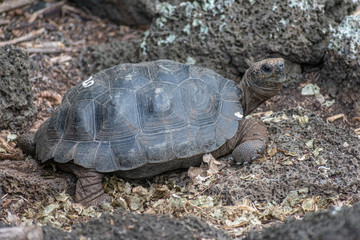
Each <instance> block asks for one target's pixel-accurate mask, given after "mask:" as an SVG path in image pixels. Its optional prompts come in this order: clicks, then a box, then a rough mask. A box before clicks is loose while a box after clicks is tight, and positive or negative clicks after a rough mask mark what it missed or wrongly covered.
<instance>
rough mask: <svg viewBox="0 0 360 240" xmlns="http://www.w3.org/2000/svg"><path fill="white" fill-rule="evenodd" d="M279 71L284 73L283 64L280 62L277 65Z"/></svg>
mask: <svg viewBox="0 0 360 240" xmlns="http://www.w3.org/2000/svg"><path fill="white" fill-rule="evenodd" d="M277 65H278V68H279V70H280V71H284V63H283V62H280V63H278V64H277Z"/></svg>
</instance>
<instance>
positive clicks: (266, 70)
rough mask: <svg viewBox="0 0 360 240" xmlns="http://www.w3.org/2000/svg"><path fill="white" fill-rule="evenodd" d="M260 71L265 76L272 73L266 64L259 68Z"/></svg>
mask: <svg viewBox="0 0 360 240" xmlns="http://www.w3.org/2000/svg"><path fill="white" fill-rule="evenodd" d="M261 71H263V72H264V73H266V74H269V73H271V72H272V68H271V66H269V65H267V64H264V65H263V66H262V67H261Z"/></svg>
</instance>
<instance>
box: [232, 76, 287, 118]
mask: <svg viewBox="0 0 360 240" xmlns="http://www.w3.org/2000/svg"><path fill="white" fill-rule="evenodd" d="M238 88H239V89H240V90H241V92H242V96H243V97H242V99H241V101H240V103H241V106H242V107H243V109H244V116H246V115H248V114H250V113H251V112H252V111H253V110H254V109H255V108H256V107H257V106H259V105H260V104H261V103H263V102H265V101H266V100H268V99H269V98H271V97H272V96H274V95H276V94H277V93H278V92H279V90H280V88H279V89H265V88H260V87H257V86H254V85H251V84H250V83H249V81H248V80H246V79H244V78H243V79H242V80H241V82H240V83H239V84H238Z"/></svg>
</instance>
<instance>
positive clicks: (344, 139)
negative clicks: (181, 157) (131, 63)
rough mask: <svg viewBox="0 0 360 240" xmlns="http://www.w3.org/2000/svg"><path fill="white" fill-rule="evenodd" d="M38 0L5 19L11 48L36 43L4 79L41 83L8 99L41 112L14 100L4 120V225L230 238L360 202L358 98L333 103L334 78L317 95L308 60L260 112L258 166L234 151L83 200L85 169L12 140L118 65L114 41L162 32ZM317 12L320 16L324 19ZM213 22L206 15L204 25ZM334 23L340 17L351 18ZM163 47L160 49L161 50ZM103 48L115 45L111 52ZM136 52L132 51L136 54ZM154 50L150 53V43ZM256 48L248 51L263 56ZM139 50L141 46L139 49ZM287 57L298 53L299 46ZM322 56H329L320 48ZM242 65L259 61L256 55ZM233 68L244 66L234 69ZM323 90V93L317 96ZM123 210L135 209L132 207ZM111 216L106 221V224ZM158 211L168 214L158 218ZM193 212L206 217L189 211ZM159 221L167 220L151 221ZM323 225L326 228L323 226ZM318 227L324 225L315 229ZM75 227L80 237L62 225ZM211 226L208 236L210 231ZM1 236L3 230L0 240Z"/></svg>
mask: <svg viewBox="0 0 360 240" xmlns="http://www.w3.org/2000/svg"><path fill="white" fill-rule="evenodd" d="M33 2H34V3H33V4H28V5H25V6H23V7H19V8H16V9H12V10H6V11H4V13H2V16H3V17H2V19H1V20H0V46H2V45H5V44H4V43H8V44H11V45H12V46H13V47H15V49H16V48H26V49H27V52H28V56H26V55H25V56H24V57H23V58H21V59H18V60H16V59H17V58H16V57H18V56H19V54H17V55H16V56H15V57H14V56H13V55H14V54H13V55H12V56H9V55H8V54H7V52H9V51H10V50H7V49H8V48H3V49H2V50H1V51H2V53H1V56H8V57H9V59H12V60H6V58H2V59H1V61H2V62H1V61H0V66H1V67H2V69H5V70H8V71H7V74H3V75H0V76H1V78H4V79H9V76H10V77H11V78H10V79H11V82H14V81H19V83H18V86H20V87H21V89H25V90H26V91H27V89H26V87H22V86H23V85H21V84H22V83H24V80H23V79H28V80H29V81H30V82H31V85H32V90H33V99H32V100H31V97H29V95H28V93H27V95H26V96H27V97H25V98H24V99H25V100H26V101H25V100H22V101H18V102H16V101H11V100H10V101H9V100H8V99H12V98H13V97H12V98H11V97H10V98H9V97H4V98H3V101H2V103H4V102H6V103H7V102H10V103H11V104H13V105H14V106H17V107H19V106H20V107H19V109H24V108H25V109H26V108H27V109H30V110H31V111H30V112H29V114H28V116H29V117H27V118H19V116H21V115H18V116H16V115H14V114H13V112H18V110H16V107H13V106H12V105H11V107H9V108H10V109H11V110H13V112H11V114H12V115H8V116H4V115H0V119H7V121H10V122H11V120H12V119H14V121H13V124H12V125H11V127H9V128H7V130H5V127H3V126H1V134H0V159H1V161H0V179H1V184H2V190H3V194H2V197H1V200H2V205H1V206H2V207H1V213H0V220H1V222H2V223H4V224H5V223H6V224H12V225H17V226H24V225H26V224H29V223H36V224H38V225H48V227H45V228H43V234H44V239H47V237H49V236H51V237H53V236H67V237H68V238H69V239H72V238H74V239H76V237H78V238H79V236H84V237H89V236H92V237H101V236H98V235H97V236H95V235H91V234H92V232H91V231H89V230H90V229H94V228H95V229H96V230H97V232H103V233H107V234H109V235H103V237H104V238H106V237H107V236H109V237H110V236H118V237H124V238H126V237H128V239H129V238H130V237H133V239H136V237H139V236H138V235H135V234H136V232H138V231H137V230H138V229H142V230H141V231H140V230H139V232H142V233H143V234H144V235H143V236H141V237H139V238H142V239H149V238H146V236H147V235H151V236H153V235H154V236H159V238H160V236H162V237H163V238H164V239H166V237H167V238H173V239H180V238H179V236H188V238H186V239H199V238H206V239H227V238H230V236H231V237H232V238H234V237H243V236H246V235H247V233H248V232H249V231H250V230H251V229H252V230H261V229H264V228H265V227H268V226H272V225H273V224H274V223H283V222H285V220H286V219H287V218H296V219H299V218H302V217H303V216H304V215H305V214H306V213H309V212H318V211H323V210H325V209H328V208H329V207H330V206H336V207H341V206H344V205H349V206H351V205H353V204H354V203H356V202H358V201H359V197H360V196H359V189H358V186H359V181H360V178H359V163H360V153H359V143H360V140H359V136H360V112H358V111H357V108H356V107H354V105H353V104H352V102H351V101H350V102H351V104H344V103H343V102H341V101H338V100H335V103H333V104H332V105H331V104H327V103H329V102H331V100H332V98H330V97H328V96H327V89H326V85H322V86H321V89H320V93H317V92H316V90H317V89H316V86H315V83H316V82H317V81H316V80H317V79H318V77H319V75H320V73H321V67H322V66H321V64H319V63H316V64H315V65H308V64H305V65H301V67H300V71H299V70H296V72H297V74H296V77H295V78H293V81H291V83H289V84H287V85H286V86H285V87H284V88H283V89H282V91H281V93H280V94H279V95H278V96H276V97H274V98H273V99H271V100H269V101H267V102H266V103H265V104H263V105H262V106H261V107H259V108H258V109H257V111H256V112H255V113H254V114H253V115H252V116H253V117H254V118H260V119H261V120H262V121H263V122H264V123H265V124H266V125H267V127H268V130H269V135H270V141H269V144H268V148H267V150H266V153H265V154H264V156H263V157H262V158H261V159H260V160H258V161H256V162H255V163H253V164H251V165H245V166H240V167H239V166H235V165H234V164H233V163H232V161H231V158H229V157H227V158H224V159H220V160H219V162H220V163H218V162H216V161H214V160H213V159H210V160H208V163H204V164H203V166H202V167H201V168H199V169H196V168H195V169H191V170H189V171H186V170H178V171H175V172H171V173H167V174H163V175H160V176H156V177H154V178H152V179H146V180H141V181H127V180H123V179H118V178H116V177H114V176H111V175H109V176H108V177H106V179H105V180H104V182H103V184H104V188H105V190H106V192H107V193H108V194H109V195H110V196H111V197H112V201H111V203H110V204H104V205H101V206H98V207H97V208H83V207H82V206H79V205H77V204H74V203H73V196H74V195H73V194H74V189H75V184H74V181H75V178H74V176H72V175H71V174H68V173H64V172H61V171H60V170H58V169H57V170H56V167H55V166H52V165H46V166H41V165H39V164H38V163H37V162H36V161H35V160H34V159H32V158H31V157H28V156H24V155H23V154H22V153H21V151H20V150H18V149H16V148H15V144H14V143H13V142H11V141H8V140H10V139H11V138H14V137H15V136H14V135H16V134H21V133H23V132H26V131H27V130H28V128H29V127H28V126H30V125H31V124H30V123H29V121H31V119H32V118H34V117H33V116H34V109H35V108H34V107H33V105H32V103H34V104H35V105H36V108H37V118H36V121H35V122H33V124H32V129H33V130H35V129H37V128H38V127H39V125H40V124H41V123H42V122H43V121H44V120H46V118H48V117H49V116H50V114H51V113H52V111H53V110H54V108H55V107H56V106H58V105H59V104H60V102H61V99H62V96H63V94H64V93H65V92H66V91H67V90H68V89H69V88H70V87H72V86H74V85H76V84H77V83H80V82H82V81H83V80H84V79H86V78H87V77H88V76H89V74H90V72H89V71H90V70H92V69H97V68H98V67H99V66H100V65H99V62H101V64H102V65H101V66H107V64H113V61H115V60H114V58H113V57H111V58H110V57H109V58H107V57H106V56H107V55H106V54H105V53H109V55H111V56H113V55H114V53H116V51H117V50H116V49H118V48H115V47H114V48H113V51H112V50H111V48H109V46H118V47H119V49H123V48H124V46H129V42H132V41H134V42H139V41H140V40H141V38H142V34H143V32H144V28H145V29H152V28H155V26H142V27H141V28H138V29H137V28H136V27H133V28H130V27H127V26H119V25H115V24H113V23H111V22H109V21H108V20H104V19H99V18H97V17H95V16H93V15H91V14H89V13H85V12H84V11H82V10H80V9H79V8H77V7H75V6H73V5H71V4H70V3H67V2H65V3H64V2H56V3H55V4H54V3H51V4H48V3H47V2H42V1H33ZM330 7H331V6H330ZM330 7H329V9H330V10H329V12H330V13H332V14H333V12H334V8H330ZM331 9H332V10H331ZM338 9H343V10H341V11H340V10H339V12H342V14H345V12H346V11H347V10H346V11H345V10H344V9H345V8H338ZM176 14H178V13H176ZM333 15H334V14H333ZM175 16H177V15H175ZM311 16H312V17H313V18H317V15H316V14H315V15H311ZM329 16H331V14H329ZM335 16H336V14H335ZM219 17H220V16H219ZM172 18H173V16H168V19H167V21H169V22H174V20H173V19H172ZM206 19H207V16H205V17H204V18H203V21H206ZM334 21H335V22H340V19H335V20H334ZM164 24H165V23H164ZM157 27H158V26H157ZM305 32H306V31H305ZM266 34H267V32H266ZM152 35H154V36H152ZM152 35H149V37H148V40H149V39H150V40H149V43H150V42H152V41H155V40H156V36H155V35H156V34H155V33H152ZM100 43H101V44H104V43H110V45H107V47H104V45H101V47H100V48H99V49H100V50H97V48H96V46H98V45H100ZM122 43H123V45H122ZM133 46H135V45H133ZM154 46H156V47H154V49H155V50H156V48H157V45H156V44H154ZM312 48H316V44H315V45H314V46H313V45H311V46H310V48H309V49H310V50H309V51H310V52H311V49H312ZM94 49H95V50H94ZM104 49H107V50H106V52H105V53H104V52H101V51H103V50H104ZM129 49H130V51H129V52H131V50H132V49H131V48H129ZM147 50H148V51H150V48H148V49H147ZM155 50H154V51H155ZM255 50H256V49H254V50H253V51H250V52H249V54H256V51H255ZM318 50H319V49H318ZM320 50H321V49H320ZM16 51H18V50H16ZM19 51H21V50H19ZM137 51H138V49H133V52H134V54H135V53H136V54H137ZM216 51H217V50H216ZM227 51H228V50H227ZM229 51H230V50H229ZM219 52H221V51H219ZM300 53H301V51H300ZM99 54H101V55H99ZM162 54H163V53H162ZM287 54H289V55H291V52H290V53H287ZM316 54H318V55H319V56H320V55H321V53H318V52H317V53H316ZM316 54H315V55H316ZM329 54H330V53H329ZM20 55H21V54H20ZM115 55H116V54H115ZM139 56H141V55H137V57H139ZM156 56H157V55H156ZM204 56H206V54H205V55H201V56H200V55H196V57H199V58H197V61H199V62H200V64H202V63H201V61H202V60H201V59H202V58H203V57H204ZM248 56H249V55H248ZM319 56H318V57H319ZM326 56H330V55H326ZM87 57H89V58H87ZM315 57H316V56H315ZM328 58H329V57H327V59H328ZM14 59H15V60H14ZM27 59H28V60H27ZM100 60H101V61H100ZM140 60H141V59H140ZM183 60H186V59H183ZM24 61H25V62H26V61H28V64H24V63H23V62H24ZM107 61H109V62H107ZM239 61H240V60H239ZM241 61H244V62H247V63H248V60H241ZM14 62H15V64H14ZM318 62H321V60H320V59H319V61H318ZM296 64H300V63H296ZM296 64H295V65H291V66H292V67H294V66H295V67H294V68H295V69H296V68H297V67H299V66H300V65H296ZM225 65H226V64H225ZM225 65H224V66H225ZM9 66H17V67H15V68H11V67H9ZM19 66H20V67H19ZM231 66H232V69H233V66H234V65H233V64H231ZM296 66H297V67H296ZM351 66H352V65H350V69H351ZM19 68H29V77H27V76H26V74H24V72H23V71H17V70H16V69H19ZM346 68H347V69H348V68H349V66H346ZM220 71H221V72H222V73H224V74H226V73H227V72H228V74H229V77H230V76H231V75H232V74H233V75H236V74H238V72H236V71H240V72H241V70H239V69H238V70H236V71H235V70H234V69H233V70H229V71H227V70H224V69H222V70H221V69H220ZM294 71H295V70H294ZM14 74H20V76H21V77H18V76H15V75H14ZM294 79H295V80H294ZM354 82H355V84H356V81H354ZM311 84H313V85H311ZM335 85H336V84H335ZM338 85H339V84H338ZM314 86H315V87H314ZM332 86H334V84H333V85H332ZM340 86H344V85H341V84H340ZM351 86H354V85H351ZM355 86H356V85H355ZM12 88H13V87H12ZM314 88H315V92H311V90H314ZM348 88H349V89H351V87H348ZM10 90H11V89H10ZM7 92H8V91H7ZM10 92H11V91H10ZM27 92H28V91H27ZM307 94H310V95H307ZM353 94H355V95H356V94H357V92H354V93H353ZM13 95H14V94H13ZM1 96H3V95H1ZM4 99H6V101H4ZM15 99H16V98H15ZM4 106H5V105H2V108H5V107H4ZM7 106H10V104H8V105H6V107H7ZM24 106H25V107H24ZM14 109H15V110H14ZM270 111H272V112H270ZM9 116H10V117H9ZM21 121H22V123H20V122H21ZM2 122H4V121H3V120H2ZM196 172H201V173H202V174H203V176H204V177H205V178H204V180H203V181H199V179H195V178H191V176H193V173H196ZM189 176H190V177H189ZM357 209H358V207H356V208H355V207H354V208H349V209H346V210H344V211H341V212H340V214H338V215H336V217H338V216H348V218H346V217H345V218H346V219H350V220H349V221H348V222H349V224H348V226H352V225H351V224H353V223H357V222H358V221H359V217H357V216H358V214H356V213H357V211H358V210H357ZM123 210H127V211H131V212H133V213H129V212H125V213H124V212H123ZM114 213H116V215H113V214H114ZM332 213H333V211H332V210H330V212H328V213H325V214H322V215H316V214H313V215H309V216H308V217H305V218H304V221H303V223H298V221H294V220H288V221H286V223H285V224H281V225H276V226H274V227H273V228H270V229H272V230H270V229H269V230H268V231H264V232H263V235H260V234H256V233H251V234H250V235H248V236H247V237H248V239H281V236H285V234H286V233H287V232H286V231H296V230H294V229H301V231H303V232H307V231H313V232H317V231H319V232H321V231H320V230H318V229H321V228H323V226H325V223H324V222H327V221H328V222H329V225H330V226H333V225H334V226H341V225H339V224H338V218H336V217H334V218H332V217H331V216H333V215H332ZM101 214H103V216H102V217H101V218H99V219H97V218H98V217H100V215H101ZM136 214H151V215H145V216H142V215H136ZM155 214H160V216H153V215H155ZM162 214H166V215H165V216H161V215H162ZM167 215H171V216H172V217H171V218H170V217H168V216H167ZM189 215H194V216H196V217H197V218H194V217H186V216H189ZM177 217H185V218H180V219H177ZM90 219H91V220H90ZM155 219H156V220H155ZM169 219H171V220H169ZM198 219H201V220H198ZM89 220H90V221H89ZM156 221H159V223H162V224H159V225H156V224H155V225H151V224H149V225H148V223H149V222H150V223H151V222H156ZM319 221H320V222H322V223H324V225H321V224H316V223H315V222H319ZM350 223H351V224H350ZM75 224H77V225H75ZM163 224H164V225H166V226H168V227H166V228H164V229H165V230H164V229H161V228H160V227H159V226H160V225H161V226H163ZM208 224H210V225H208ZM307 224H310V226H313V228H311V229H309V228H308V227H306V226H308V225H307ZM346 224H347V223H346ZM346 224H345V223H344V225H346ZM2 227H5V225H2ZM71 228H72V229H73V230H72V231H71V233H67V232H63V231H68V230H69V229H71ZM4 229H5V228H4ZM59 229H61V230H59ZM118 229H120V230H118ZM124 229H125V230H124ZM133 229H134V230H133ZM173 229H178V230H179V232H176V231H174V230H173ZM274 229H275V230H274ZM283 229H292V230H286V231H285V230H283ZM333 229H334V232H336V231H337V232H338V233H339V232H340V233H341V231H345V230H344V228H340V227H338V228H333ZM6 230H9V229H6ZM118 231H120V233H119V232H118ZM301 231H300V232H301ZM346 231H347V230H346ZM204 232H206V233H207V234H206V235H204ZM271 232H273V233H274V234H273V235H272V236H273V238H268V237H269V234H271ZM2 233H3V232H2V231H1V229H0V236H1V234H2ZM187 233H188V235H186V234H187ZM277 233H279V235H276V234H277ZM228 234H229V235H228ZM281 234H283V235H281ZM294 234H295V233H294ZM301 234H305V233H299V235H296V234H295V235H294V236H295V237H294V238H293V239H300V237H298V238H296V236H306V234H305V235H301ZM125 236H126V237H125ZM307 236H310V235H309V234H308V235H307ZM311 236H319V235H311ZM332 236H339V237H338V238H336V237H334V239H341V236H345V235H341V234H340V235H336V234H335V233H334V235H332ZM349 236H350V235H349ZM51 237H49V239H52V238H51ZM0 239H1V237H0ZM99 239H100V238H99ZM130 239H131V238H130ZM309 239H320V238H316V237H309ZM324 239H325V238H324ZM348 239H352V238H351V237H349V238H348Z"/></svg>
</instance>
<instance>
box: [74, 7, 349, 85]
mask: <svg viewBox="0 0 360 240" xmlns="http://www.w3.org/2000/svg"><path fill="white" fill-rule="evenodd" d="M156 8H157V11H158V17H157V18H156V19H155V20H153V23H152V24H151V26H150V29H149V30H148V31H146V32H145V34H144V37H143V38H142V39H140V40H138V41H132V42H130V43H129V42H119V41H118V42H116V41H115V42H113V43H110V44H107V45H101V46H96V47H90V48H88V49H87V50H85V51H83V53H82V54H81V55H80V58H79V60H80V65H82V66H85V68H86V69H87V70H88V71H91V72H96V71H99V70H102V69H104V68H108V67H110V66H113V65H115V64H118V63H120V62H141V61H148V60H155V59H161V58H166V59H171V60H176V61H180V62H187V63H189V64H194V63H196V64H197V65H200V66H203V67H208V68H211V69H213V70H215V71H217V72H218V73H220V74H221V75H223V76H225V77H228V78H231V79H233V80H236V79H238V80H240V78H239V76H240V75H241V74H242V73H244V72H245V70H246V69H247V68H248V67H249V66H250V65H251V64H252V63H254V62H255V61H258V60H261V59H264V58H268V57H279V56H280V57H284V58H285V59H287V60H289V61H291V62H294V63H299V64H317V63H319V62H321V60H322V57H323V55H324V53H325V51H326V49H327V46H328V39H329V37H330V34H331V29H333V28H335V27H336V26H337V25H338V21H339V20H340V19H342V18H343V17H344V16H345V15H346V14H348V13H349V12H350V10H351V9H353V8H354V3H353V2H352V1H338V0H333V1H325V0H319V1H315V0H307V1H291V2H290V3H288V2H287V1H280V0H277V1H249V0H240V1H233V0H218V1H205V0H203V1H187V2H182V3H180V4H179V5H171V4H169V3H165V2H164V3H161V4H158V5H157V7H156Z"/></svg>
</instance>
